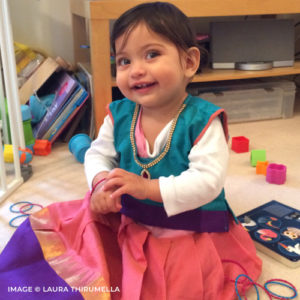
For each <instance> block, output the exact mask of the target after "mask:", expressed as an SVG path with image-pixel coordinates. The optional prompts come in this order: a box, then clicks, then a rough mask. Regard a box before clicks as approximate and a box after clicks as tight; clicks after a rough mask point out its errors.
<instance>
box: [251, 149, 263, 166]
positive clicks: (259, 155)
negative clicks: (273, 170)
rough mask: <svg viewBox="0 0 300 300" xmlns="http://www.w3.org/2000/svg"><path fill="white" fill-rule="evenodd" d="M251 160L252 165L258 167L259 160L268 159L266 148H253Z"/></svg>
mask: <svg viewBox="0 0 300 300" xmlns="http://www.w3.org/2000/svg"><path fill="white" fill-rule="evenodd" d="M250 160H251V166H252V167H256V164H257V162H258V161H266V150H257V149H256V150H252V151H251V158H250Z"/></svg>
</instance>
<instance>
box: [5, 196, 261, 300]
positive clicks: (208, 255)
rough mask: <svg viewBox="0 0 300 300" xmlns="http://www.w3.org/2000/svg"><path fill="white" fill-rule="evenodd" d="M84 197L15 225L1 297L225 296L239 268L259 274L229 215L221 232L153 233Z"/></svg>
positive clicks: (200, 299) (132, 299) (171, 299)
mask: <svg viewBox="0 0 300 300" xmlns="http://www.w3.org/2000/svg"><path fill="white" fill-rule="evenodd" d="M89 200H90V194H89V193H87V195H86V197H85V199H83V200H75V201H68V202H61V203H55V204H52V205H50V206H48V207H46V208H44V209H42V210H41V211H39V212H37V213H35V214H34V215H31V216H30V217H29V218H28V219H27V220H26V221H25V222H23V223H22V224H21V226H20V227H19V228H18V229H17V230H16V232H15V233H14V235H13V236H12V238H11V240H10V241H9V243H8V244H7V246H6V248H5V249H4V250H3V252H2V253H1V255H0V299H5V300H9V299H14V300H16V299H22V300H23V299H30V300H31V299H71V300H73V299H75V300H76V299H123V300H139V299H142V300H152V299H157V300H164V299H168V300H177V299H178V300H182V299H193V300H208V299H209V300H210V299H213V300H230V299H235V298H236V291H235V287H234V280H235V278H236V277H237V276H238V275H239V274H241V273H245V271H246V272H247V274H248V276H250V277H251V278H252V279H253V280H257V278H258V277H259V275H260V273H261V266H262V265H261V260H260V259H259V258H258V257H257V256H256V250H255V247H254V245H253V242H252V240H251V239H250V237H249V235H248V233H247V232H246V231H245V230H244V229H243V228H242V226H241V225H240V224H236V223H235V222H234V221H233V220H232V222H231V224H230V230H229V232H225V233H192V234H187V235H182V236H176V237H160V238H158V237H155V236H154V235H153V234H152V232H151V231H150V230H149V228H147V227H145V226H143V225H141V224H138V223H136V222H134V221H133V220H132V219H130V218H128V217H125V216H121V215H120V214H107V215H97V216H96V215H93V214H92V213H91V212H90V210H89ZM249 287H250V286H249V285H247V284H245V282H243V281H242V280H241V282H240V283H239V284H238V289H239V291H240V293H245V291H246V290H247V289H248V288H249Z"/></svg>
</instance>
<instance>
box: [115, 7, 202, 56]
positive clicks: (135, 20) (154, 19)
mask: <svg viewBox="0 0 300 300" xmlns="http://www.w3.org/2000/svg"><path fill="white" fill-rule="evenodd" d="M142 22H143V23H145V24H146V25H147V26H148V27H149V29H151V30H152V31H153V32H155V33H157V34H159V35H161V36H163V37H165V38H167V39H168V40H169V41H171V42H173V43H174V44H175V45H176V46H177V47H178V48H179V49H181V50H183V51H186V50H187V49H189V48H190V47H193V46H196V45H197V44H196V41H195V35H194V33H193V30H192V28H191V26H190V22H189V19H188V18H187V16H186V15H185V14H184V13H183V12H182V11H181V10H179V9H178V8H177V7H176V6H175V5H173V4H171V3H168V2H148V3H143V4H140V5H137V6H134V7H133V8H131V9H129V10H127V11H126V12H124V13H123V14H122V15H121V16H120V17H119V18H118V19H117V20H116V22H115V24H114V26H113V29H112V34H111V45H112V49H113V52H114V53H115V50H116V49H115V41H116V39H117V38H118V37H120V36H121V35H123V34H127V35H128V34H129V33H130V32H131V30H132V29H134V28H135V26H137V25H138V24H139V23H142Z"/></svg>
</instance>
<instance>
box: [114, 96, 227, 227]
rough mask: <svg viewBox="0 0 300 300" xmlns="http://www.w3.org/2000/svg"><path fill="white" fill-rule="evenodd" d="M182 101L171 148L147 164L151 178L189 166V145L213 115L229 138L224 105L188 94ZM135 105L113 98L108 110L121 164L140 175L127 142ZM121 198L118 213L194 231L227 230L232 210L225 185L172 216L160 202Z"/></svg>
mask: <svg viewBox="0 0 300 300" xmlns="http://www.w3.org/2000/svg"><path fill="white" fill-rule="evenodd" d="M184 103H185V104H186V106H185V108H184V110H183V111H182V112H181V114H180V115H179V117H178V120H177V124H176V127H175V130H174V133H173V137H172V140H171V146H170V150H169V151H168V152H167V154H166V155H165V157H164V158H163V159H162V160H161V161H160V162H159V163H157V164H156V165H154V166H152V167H150V168H148V171H149V172H150V174H151V179H157V178H159V177H160V176H165V177H168V176H170V175H174V176H178V175H180V174H181V173H182V172H183V171H185V170H186V169H188V167H189V160H188V155H189V152H190V150H191V148H192V147H193V145H195V144H196V143H197V142H198V141H199V140H200V139H201V137H202V136H203V134H204V133H205V131H206V129H207V128H208V126H209V125H210V123H211V122H212V120H213V119H214V118H215V117H220V118H221V121H222V124H223V128H224V134H225V136H226V137H227V138H228V136H227V122H226V114H225V112H224V110H223V109H221V108H219V107H217V106H216V105H214V104H212V103H210V102H207V101H205V100H203V99H201V98H198V97H193V96H191V95H188V96H187V98H186V99H185V101H184ZM135 106H136V104H135V103H134V102H132V101H130V100H129V99H127V98H124V99H122V100H118V101H113V102H112V103H111V104H110V105H109V110H108V113H109V114H110V117H111V118H112V120H113V124H114V143H115V148H116V151H117V153H118V156H119V166H120V168H122V169H124V170H126V171H129V172H132V173H135V174H138V175H140V173H141V171H142V168H141V167H140V166H139V165H138V164H136V162H135V161H134V156H133V149H132V145H131V142H130V127H131V122H132V117H133V112H134V110H135ZM138 159H139V161H140V162H141V163H149V162H151V161H152V160H153V158H150V159H149V158H141V157H138ZM154 159H155V158H154ZM121 202H122V209H121V213H123V214H124V215H126V216H128V217H130V218H132V219H134V220H135V221H136V222H140V223H143V224H146V225H152V226H159V227H164V228H171V229H183V230H193V231H197V232H225V231H228V227H229V225H228V224H229V213H230V212H231V210H230V208H229V206H228V204H227V201H226V199H225V193H224V189H223V190H222V191H221V193H220V194H219V196H218V197H217V198H216V199H214V200H213V201H211V202H210V203H208V204H206V205H203V206H201V207H199V208H196V209H193V210H190V211H186V212H183V213H180V214H177V215H174V216H171V217H168V216H167V214H166V212H165V209H164V206H163V203H159V202H155V201H152V200H150V199H144V200H138V199H135V198H133V197H132V196H130V195H122V199H121Z"/></svg>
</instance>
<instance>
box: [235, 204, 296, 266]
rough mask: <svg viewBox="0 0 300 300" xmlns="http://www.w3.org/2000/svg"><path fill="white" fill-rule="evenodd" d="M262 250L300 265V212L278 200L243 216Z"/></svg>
mask: <svg viewBox="0 0 300 300" xmlns="http://www.w3.org/2000/svg"><path fill="white" fill-rule="evenodd" d="M238 219H239V221H240V222H241V223H242V225H243V227H244V228H245V229H246V230H247V231H248V232H249V234H250V236H251V238H252V239H253V240H254V243H255V245H256V247H257V249H258V250H260V251H262V252H263V253H266V254H267V255H269V256H271V257H273V258H274V259H276V260H278V261H280V262H281V263H283V264H285V265H286V266H288V267H291V268H296V267H299V266H300V211H299V210H297V209H295V208H293V207H290V206H288V205H285V204H283V203H280V202H278V201H276V200H272V201H270V202H267V203H265V204H263V205H261V206H259V207H256V208H255V209H253V210H250V211H248V212H246V213H244V214H242V215H240V216H238Z"/></svg>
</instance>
